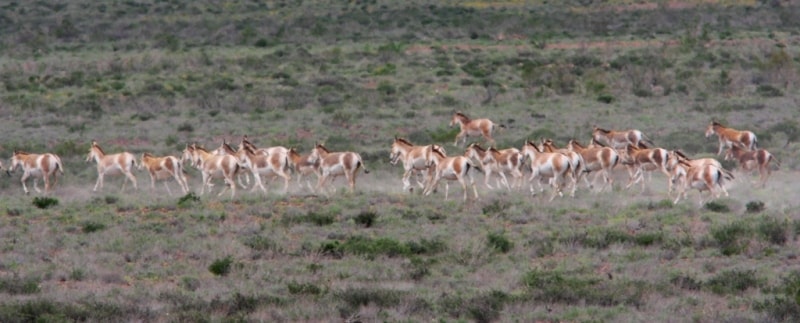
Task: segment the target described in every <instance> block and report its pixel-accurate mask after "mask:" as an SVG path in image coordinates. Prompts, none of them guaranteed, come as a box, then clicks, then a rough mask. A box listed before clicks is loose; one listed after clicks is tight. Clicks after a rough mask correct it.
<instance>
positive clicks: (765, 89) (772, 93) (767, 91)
mask: <svg viewBox="0 0 800 323" xmlns="http://www.w3.org/2000/svg"><path fill="white" fill-rule="evenodd" d="M756 93H757V94H758V95H760V96H762V97H765V98H773V97H779V96H783V91H781V90H780V89H778V88H776V87H774V86H772V85H769V84H761V85H759V86H758V87H757V88H756Z"/></svg>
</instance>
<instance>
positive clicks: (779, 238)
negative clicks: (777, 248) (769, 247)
mask: <svg viewBox="0 0 800 323" xmlns="http://www.w3.org/2000/svg"><path fill="white" fill-rule="evenodd" d="M788 224H789V223H787V222H781V221H778V219H774V218H770V217H763V218H761V221H760V222H759V223H758V227H757V230H758V233H759V235H761V237H762V238H764V240H766V241H769V242H770V243H772V244H776V245H783V244H785V243H786V240H787V239H788V238H787V234H788V233H787V231H786V228H787V227H788Z"/></svg>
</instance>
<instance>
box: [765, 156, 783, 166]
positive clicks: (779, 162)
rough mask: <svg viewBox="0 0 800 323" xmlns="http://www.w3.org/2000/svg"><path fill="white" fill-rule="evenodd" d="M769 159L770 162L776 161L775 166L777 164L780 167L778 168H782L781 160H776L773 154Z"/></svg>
mask: <svg viewBox="0 0 800 323" xmlns="http://www.w3.org/2000/svg"><path fill="white" fill-rule="evenodd" d="M769 159H770V160H774V161H775V164H776V166H778V167H781V161H780V160H778V158H776V157H775V155H773V154H769ZM768 161H769V160H768Z"/></svg>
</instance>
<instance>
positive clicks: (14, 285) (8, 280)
mask: <svg viewBox="0 0 800 323" xmlns="http://www.w3.org/2000/svg"><path fill="white" fill-rule="evenodd" d="M40 282H41V281H40V280H39V278H36V277H24V278H22V277H13V276H8V277H3V278H0V292H3V293H7V294H11V295H20V294H36V293H38V292H39V283H40Z"/></svg>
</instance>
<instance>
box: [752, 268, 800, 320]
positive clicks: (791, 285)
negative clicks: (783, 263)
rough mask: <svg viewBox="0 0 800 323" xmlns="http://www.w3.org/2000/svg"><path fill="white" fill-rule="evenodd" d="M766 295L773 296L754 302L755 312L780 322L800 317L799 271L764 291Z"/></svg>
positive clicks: (793, 272)
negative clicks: (762, 313)
mask: <svg viewBox="0 0 800 323" xmlns="http://www.w3.org/2000/svg"><path fill="white" fill-rule="evenodd" d="M766 293H770V294H772V295H773V296H772V297H771V298H767V299H765V300H763V301H756V302H755V304H754V305H753V308H754V309H755V310H756V311H759V312H765V313H766V314H767V315H769V317H771V318H773V319H775V320H777V321H781V322H793V321H795V320H796V319H797V318H798V317H800V271H797V270H795V271H792V272H791V273H789V274H788V275H786V276H785V277H783V278H782V279H781V282H780V283H778V284H777V285H776V286H774V287H772V288H769V289H767V290H765V294H766Z"/></svg>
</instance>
